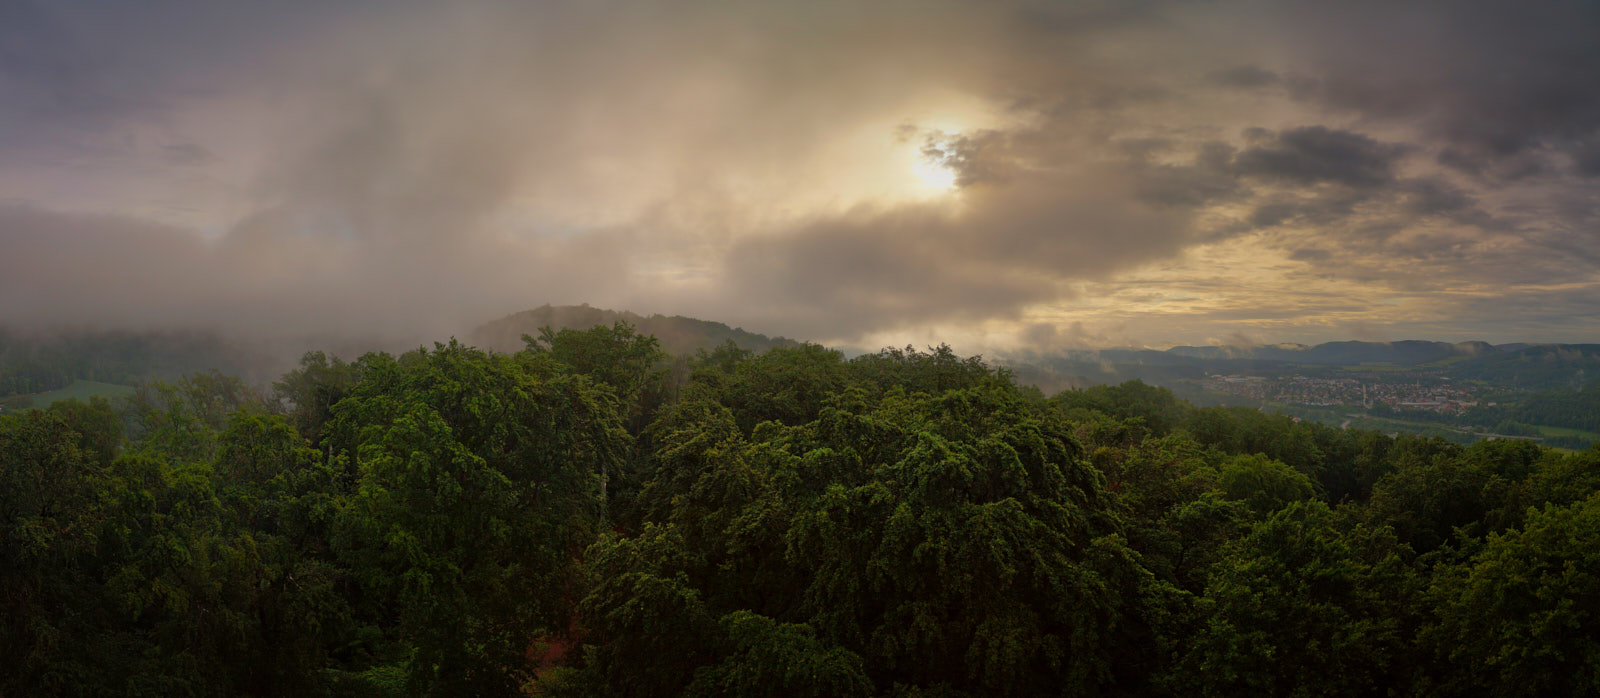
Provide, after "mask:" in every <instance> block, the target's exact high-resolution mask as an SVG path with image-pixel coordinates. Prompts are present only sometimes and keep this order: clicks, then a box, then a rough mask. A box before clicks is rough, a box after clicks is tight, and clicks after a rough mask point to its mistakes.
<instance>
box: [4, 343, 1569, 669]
mask: <svg viewBox="0 0 1600 698" xmlns="http://www.w3.org/2000/svg"><path fill="white" fill-rule="evenodd" d="M525 339H526V342H525V344H524V346H523V348H522V349H521V350H519V351H514V352H509V353H494V352H486V351H483V350H480V349H476V348H473V347H470V346H466V345H463V344H460V343H457V342H454V341H452V342H450V343H446V344H438V345H435V346H434V347H432V348H428V349H418V350H415V351H411V352H408V353H404V354H401V355H390V354H385V353H373V354H367V355H365V356H362V357H360V358H358V359H356V360H354V361H348V362H346V361H343V360H340V359H338V358H336V357H332V356H329V355H327V354H322V353H312V354H307V355H306V356H305V357H304V358H303V360H302V361H301V363H300V366H299V367H298V368H296V369H295V370H293V371H290V372H288V373H287V374H285V375H283V376H282V377H281V378H280V379H279V380H278V381H277V382H276V383H275V384H274V385H273V387H272V388H271V390H270V391H267V392H266V393H258V392H257V391H255V390H252V389H251V388H250V387H249V386H248V385H246V384H245V383H243V382H242V381H239V380H238V379H236V378H231V377H228V376H226V375H223V374H218V373H209V374H197V375H191V376H188V377H184V378H181V379H178V380H175V381H172V382H167V383H155V384H152V385H150V386H148V387H147V388H145V389H143V390H141V391H140V392H139V393H138V394H137V395H136V396H135V397H134V398H133V399H131V400H129V401H128V402H127V403H126V404H125V405H121V406H118V407H113V406H112V405H111V404H110V403H107V402H105V401H103V400H94V401H91V402H89V403H83V402H78V401H73V400H69V401H64V402H59V403H56V404H54V405H51V406H50V407H48V408H47V409H42V410H29V411H22V412H18V413H15V414H5V415H0V556H3V559H0V590H3V594H0V603H4V604H5V607H4V612H3V613H0V656H3V657H6V658H8V664H7V667H6V669H5V670H4V671H0V694H4V695H152V694H154V695H357V696H398V695H508V696H509V695H529V694H532V695H550V696H592V695H616V696H662V695H690V696H764V695H770V696H879V695H881V696H986V695H1146V696H1189V695H1203V696H1234V695H1284V696H1356V695H1360V696H1365V695H1380V694H1382V695H1417V696H1423V695H1428V696H1432V695H1446V696H1478V695H1508V696H1523V695H1526V696H1545V695H1586V694H1592V693H1594V692H1596V691H1600V644H1597V640H1596V639H1595V638H1596V637H1597V632H1596V630H1597V628H1600V625H1597V624H1600V579H1597V578H1596V576H1595V575H1596V572H1595V571H1594V570H1597V569H1600V559H1596V556H1597V554H1600V553H1596V550H1600V450H1596V449H1591V450H1588V451H1583V452H1576V453H1561V452H1558V451H1555V450H1551V449H1547V448H1543V447H1541V446H1538V445H1536V444H1533V443H1529V442H1521V441H1487V442H1482V443H1478V444H1475V445H1472V446H1459V445H1455V444H1451V443H1448V442H1445V441H1443V440H1440V439H1423V438H1418V437H1412V436H1400V437H1397V438H1391V437H1388V436H1384V435H1382V434H1379V433H1375V432H1367V431H1361V430H1339V429H1334V428H1331V427H1327V426H1323V425H1319V424H1314V423H1310V422H1295V421H1294V420H1292V419H1290V418H1288V417H1285V416H1280V415H1273V414H1267V413H1264V412H1261V411H1258V410H1254V409H1246V408H1227V407H1205V408H1199V407H1195V406H1193V405H1191V404H1189V403H1187V402H1185V401H1183V400H1180V399H1178V398H1176V397H1175V396H1174V395H1173V394H1172V393H1171V392H1169V391H1167V390H1165V389H1161V388H1156V387H1152V386H1148V385H1145V384H1143V383H1139V382H1130V383H1125V384H1122V385H1116V386H1100V387H1094V388H1088V389H1084V390H1076V391H1065V392H1061V393H1058V394H1056V395H1053V396H1046V395H1044V394H1042V393H1041V392H1039V391H1038V390H1036V389H1033V388H1028V387H1021V386H1019V385H1018V384H1017V383H1016V381H1015V380H1014V379H1013V377H1012V376H1011V375H1010V374H1009V373H1008V372H1006V371H1004V370H1000V369H996V368H993V367H991V366H989V365H988V364H986V363H985V362H983V361H982V360H981V359H979V358H978V357H970V358H968V357H961V356H958V355H956V354H955V353H954V352H953V351H951V350H950V349H949V348H948V347H943V346H941V347H937V348H932V349H929V350H927V351H919V350H916V349H914V348H906V349H889V350H884V351H881V352H878V353H875V354H867V355H863V356H860V357H857V358H854V359H848V360H847V359H846V358H845V357H844V356H843V355H842V354H840V353H839V352H836V351H832V350H828V349H825V348H822V347H819V346H816V345H798V346H780V347H775V348H771V349H769V350H767V351H764V352H755V351H750V350H747V349H741V348H740V347H738V346H737V345H735V344H733V343H731V342H730V343H727V344H724V345H722V346H720V347H716V348H714V349H710V350H701V351H698V352H695V353H694V354H693V355H687V356H685V355H679V356H676V357H674V356H670V355H668V354H667V352H665V351H663V350H662V348H661V343H660V342H659V341H658V340H656V339H655V338H653V337H651V336H648V335H646V334H642V333H640V332H638V331H636V329H635V328H633V327H631V326H630V325H628V324H626V323H621V322H618V323H615V324H611V325H602V326H598V327H594V328H590V329H586V330H584V329H563V330H560V331H556V330H548V329H547V330H545V331H543V332H541V333H539V334H538V335H533V334H532V333H529V335H528V336H527V337H526V338H525Z"/></svg>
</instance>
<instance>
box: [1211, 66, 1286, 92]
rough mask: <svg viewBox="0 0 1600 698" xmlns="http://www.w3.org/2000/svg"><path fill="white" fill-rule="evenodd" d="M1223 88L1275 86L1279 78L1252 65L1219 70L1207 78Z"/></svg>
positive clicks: (1275, 74)
mask: <svg viewBox="0 0 1600 698" xmlns="http://www.w3.org/2000/svg"><path fill="white" fill-rule="evenodd" d="M1207 77H1208V78H1210V80H1211V81H1212V82H1214V83H1216V84H1218V85H1222V86H1224V87H1246V88H1248V87H1266V86H1268V85H1276V84H1278V81H1279V80H1280V79H1281V77H1280V76H1279V75H1278V74H1277V73H1274V72H1272V71H1270V70H1267V69H1265V68H1262V67H1260V66H1254V65H1240V66H1234V67H1232V68H1228V69H1227V70H1219V71H1216V72H1213V73H1211V74H1210V75H1208V76H1207Z"/></svg>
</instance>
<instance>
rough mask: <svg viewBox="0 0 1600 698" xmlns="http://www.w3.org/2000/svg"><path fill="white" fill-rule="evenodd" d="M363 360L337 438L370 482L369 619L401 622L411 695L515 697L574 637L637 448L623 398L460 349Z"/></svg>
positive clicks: (347, 540)
mask: <svg viewBox="0 0 1600 698" xmlns="http://www.w3.org/2000/svg"><path fill="white" fill-rule="evenodd" d="M359 364H360V365H359V370H360V372H361V375H362V380H361V382H360V383H358V384H357V385H356V386H355V387H354V388H353V389H352V390H351V392H350V395H349V396H347V397H346V398H345V399H344V400H341V401H340V402H339V403H338V404H337V405H335V406H334V409H333V414H334V417H333V419H332V421H331V422H330V424H329V433H330V439H331V443H332V444H333V445H334V447H335V452H336V455H339V456H343V457H347V458H348V459H349V462H350V463H351V464H352V465H353V466H354V467H355V468H356V475H357V477H358V479H359V484H358V488H357V492H356V494H355V495H354V497H353V499H352V501H351V503H350V505H349V507H348V509H347V510H346V512H345V516H344V517H343V524H342V525H343V531H344V533H343V534H342V540H343V543H342V550H343V553H342V554H343V556H344V557H345V558H346V559H348V560H350V561H351V564H352V566H353V568H354V570H355V573H356V574H357V575H358V577H359V581H360V582H361V584H362V586H363V588H364V590H365V593H366V594H369V595H370V597H369V602H371V603H375V604H377V607H376V608H369V609H368V611H367V612H369V613H372V614H374V615H379V616H381V615H387V614H392V615H393V616H394V617H395V618H396V620H397V624H396V625H397V627H396V631H397V632H398V633H399V634H400V636H401V637H403V638H404V639H405V646H406V647H408V648H409V650H408V655H407V656H404V657H393V658H392V659H393V660H394V661H397V662H401V663H403V664H404V665H405V666H406V667H407V671H408V674H409V677H410V679H409V680H410V687H411V690H412V691H414V692H418V693H443V694H459V693H472V694H476V695H495V694H512V693H516V692H517V691H518V690H519V687H520V686H522V685H523V684H524V683H525V682H526V681H527V680H528V678H529V676H530V671H531V669H532V667H531V665H530V661H529V659H528V658H527V655H528V650H529V649H530V648H531V647H532V646H533V645H534V643H535V641H536V638H538V637H540V636H543V635H547V634H550V633H556V632H561V631H564V630H565V629H566V628H567V626H568V620H567V614H568V606H569V605H570V603H571V602H572V601H573V600H574V599H573V595H574V594H575V591H574V590H575V589H576V586H577V584H578V582H579V577H578V558H577V553H578V551H580V550H581V549H582V547H583V546H584V545H585V544H587V543H588V542H589V541H590V540H592V537H593V536H594V535H595V532H596V528H597V526H598V524H599V522H600V515H601V509H602V506H603V500H602V498H601V490H600V484H601V482H602V479H603V478H604V477H605V475H606V473H607V472H608V471H609V470H610V469H613V468H614V467H615V466H616V464H617V463H618V461H619V460H620V459H621V458H622V456H623V454H624V453H625V450H626V448H627V435H626V434H625V433H624V432H623V431H622V429H621V423H620V420H619V416H618V413H617V407H616V402H615V400H614V398H613V397H612V396H611V393H610V391H607V390H600V389H597V388H596V387H595V385H594V384H593V383H592V382H591V381H590V380H589V379H588V378H586V377H583V376H577V375H572V374H571V373H569V372H567V371H565V370H564V369H563V368H562V367H561V366H559V365H558V364H557V363H556V362H555V361H553V360H552V359H551V358H550V357H549V356H541V355H535V354H532V353H527V352H523V353H518V354H514V355H509V356H506V355H491V354H486V353H484V352H481V351H477V350H474V349H469V348H467V347H463V346H461V345H459V344H456V343H455V342H451V343H450V344H448V345H437V346H436V348H435V349H434V351H431V352H430V351H423V350H419V351H416V352H412V353H410V354H406V355H404V356H402V357H400V358H399V359H398V360H396V359H394V358H391V357H388V356H386V355H369V356H367V357H363V358H362V359H361V360H360V362H359Z"/></svg>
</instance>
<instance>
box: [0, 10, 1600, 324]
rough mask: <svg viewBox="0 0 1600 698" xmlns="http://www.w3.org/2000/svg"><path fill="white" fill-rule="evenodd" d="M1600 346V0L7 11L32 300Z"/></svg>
mask: <svg viewBox="0 0 1600 698" xmlns="http://www.w3.org/2000/svg"><path fill="white" fill-rule="evenodd" d="M580 302H588V303H590V304H592V305H597V306H602V307H611V308H619V309H629V310H634V311H637V312H643V313H652V312H662V313H669V314H684V315H690V316H695V317H701V318H706V319H713V320H720V321H724V322H727V323H729V324H733V325H742V326H744V327H745V328H747V329H750V330H752V331H758V332H765V333H769V334H784V335H788V336H791V337H799V338H804V339H811V340H816V341H823V342H828V343H837V344H851V345H856V346H868V347H870V346H878V345H883V344H904V343H907V342H911V343H917V344H925V343H930V342H936V341H949V342H951V343H952V344H954V345H956V346H957V348H958V349H962V350H964V351H968V352H973V351H998V350H1005V349H1010V348H1026V349H1033V350H1043V351H1048V350H1052V349H1064V348H1079V347H1095V346H1155V347H1164V346H1169V345H1172V344H1201V343H1207V342H1213V343H1215V342H1240V341H1260V342H1281V341H1298V342H1307V343H1311V342H1318V341H1326V340H1332V339H1352V338H1354V339H1410V338H1422V339H1442V340H1466V339H1485V340H1489V341H1496V342H1502V341H1518V340H1537V341H1574V342H1580V341H1581V342H1595V341H1600V3H1597V2H1593V1H1576V0H1549V1H1548V2H1531V3H1524V2H1511V1H1509V0H1506V1H1500V2H1483V1H1478V0H1453V1H1451V2H1392V1H1383V2H1366V1H1360V0H1354V1H1353V0H1341V1H1338V2H1317V3H1311V2H1282V1H1275V2H1234V1H1229V0H1216V1H1205V2H1198V1H1197V2H1161V1H1156V0H1149V1H1138V0H1134V1H1130V0H1099V1H1092V2H1070V1H1062V0H1040V1H1038V2H1013V1H1008V0H1001V1H996V0H984V1H981V2H979V1H972V2H939V1H937V0H918V1H917V2H893V1H873V2H861V1H860V0H850V1H842V2H840V1H834V0H822V1H808V2H771V3H764V2H750V1H738V2H687V1H665V0H655V1H652V2H640V1H635V0H582V1H575V2H503V3H500V2H451V3H435V2H426V3H424V2H416V3H405V2H393V1H381V2H380V1H377V0H373V1H370V2H345V3H341V2H285V1H282V0H279V1H276V2H258V3H240V2H214V3H195V2H187V1H181V2H180V1H177V0H173V1H171V2H109V1H104V0H102V1H95V2H74V1H68V0H48V1H40V2H34V1H32V0H7V1H6V2H3V3H0V324H6V325H32V326H51V325H69V326H117V327H145V326H160V327H173V326H182V327H197V326H198V327H212V326H216V327H221V328H224V329H230V330H242V329H248V330H251V331H257V332H330V331H334V332H383V333H395V334H414V333H448V332H460V331H462V330H464V329H466V328H468V327H471V326H473V325H475V324H477V323H479V322H482V321H485V320H489V319H492V318H494V317H497V316H499V315H503V314H506V313H510V312H514V311H518V310H523V309H527V308H531V307H535V306H538V305H541V304H544V303H554V304H565V303H580Z"/></svg>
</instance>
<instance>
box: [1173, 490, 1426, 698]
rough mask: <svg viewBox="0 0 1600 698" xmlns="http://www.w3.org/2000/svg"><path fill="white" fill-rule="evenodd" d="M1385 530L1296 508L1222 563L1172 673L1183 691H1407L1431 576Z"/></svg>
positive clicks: (1320, 509)
mask: <svg viewBox="0 0 1600 698" xmlns="http://www.w3.org/2000/svg"><path fill="white" fill-rule="evenodd" d="M1410 557H1411V554H1410V551H1409V549H1407V548H1406V547H1405V546H1403V545H1400V544H1399V543H1398V542H1397V541H1396V540H1395V538H1394V536H1393V534H1392V533H1391V532H1390V531H1388V530H1385V529H1370V528H1367V527H1364V526H1353V527H1346V525H1344V524H1342V523H1341V522H1340V521H1339V517H1338V516H1337V515H1336V514H1335V512H1333V511H1332V510H1330V509H1329V508H1328V507H1327V506H1326V505H1325V504H1323V503H1322V502H1318V501H1310V502H1295V503H1293V504H1290V505H1289V506H1287V507H1285V508H1283V509H1281V510H1279V511H1277V512H1276V513H1274V514H1273V515H1272V516H1271V517H1270V518H1268V519H1267V520H1266V521H1264V522H1262V523H1261V524H1259V525H1258V526H1257V527H1256V528H1255V530H1254V531H1252V532H1251V533H1250V534H1249V535H1247V536H1245V537H1244V538H1242V539H1240V540H1239V541H1237V542H1236V543H1235V544H1233V546H1231V549H1230V550H1229V552H1228V554H1227V556H1226V558H1225V559H1223V560H1222V561H1221V562H1219V563H1218V565H1217V569H1216V570H1215V571H1214V572H1213V574H1212V577H1211V582H1210V584H1209V587H1208V588H1207V590H1206V595H1205V600H1204V601H1203V602H1202V606H1201V610H1202V617H1203V624H1202V626H1201V628H1200V630H1199V632H1198V633H1197V634H1196V636H1195V637H1194V638H1193V640H1192V641H1191V642H1190V643H1188V648H1187V651H1186V652H1185V653H1184V655H1183V657H1182V660H1181V662H1180V663H1179V664H1178V665H1177V667H1176V670H1175V672H1174V674H1173V675H1172V676H1171V677H1170V679H1171V683H1170V684H1169V688H1170V689H1172V690H1173V691H1174V692H1175V693H1178V694H1182V695H1205V696H1237V695H1273V696H1351V695H1369V694H1373V693H1383V692H1385V691H1386V690H1391V689H1393V690H1402V691H1403V690H1404V688H1405V687H1406V686H1407V685H1408V684H1409V682H1410V680H1411V678H1412V677H1411V674H1412V672H1413V670H1414V668H1415V667H1416V666H1417V662H1416V661H1415V657H1414V656H1413V655H1412V653H1411V652H1409V649H1410V647H1411V645H1412V636H1413V634H1414V632H1415V628H1416V627H1417V625H1418V623H1419V622H1420V621H1419V618H1418V616H1417V609H1418V604H1417V599H1419V598H1420V593H1421V580H1420V579H1419V578H1418V577H1417V576H1416V574H1415V572H1414V570H1413V569H1412V567H1411V565H1410V562H1409V558H1410Z"/></svg>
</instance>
